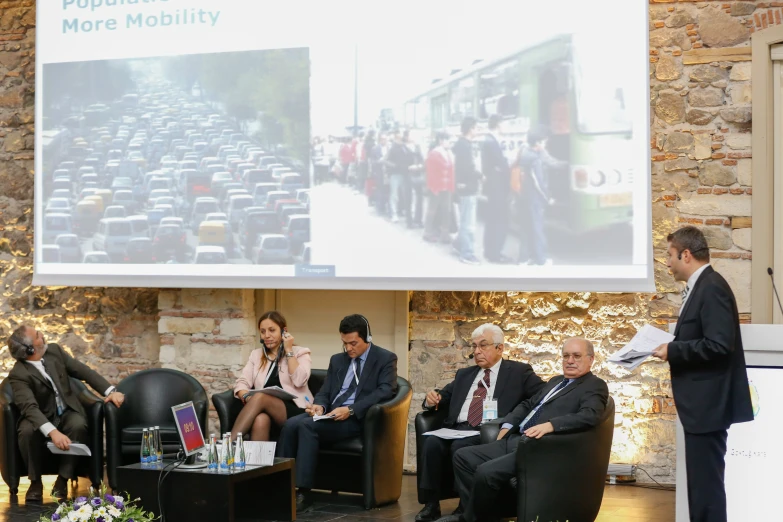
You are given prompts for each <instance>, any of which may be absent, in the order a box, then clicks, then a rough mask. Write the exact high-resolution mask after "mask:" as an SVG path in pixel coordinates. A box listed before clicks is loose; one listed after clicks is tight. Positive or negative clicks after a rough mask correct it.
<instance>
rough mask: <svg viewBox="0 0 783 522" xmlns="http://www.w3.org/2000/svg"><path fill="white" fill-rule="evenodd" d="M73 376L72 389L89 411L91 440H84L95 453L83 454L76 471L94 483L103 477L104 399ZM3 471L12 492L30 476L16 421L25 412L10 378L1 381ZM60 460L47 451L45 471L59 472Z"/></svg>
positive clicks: (0, 460)
mask: <svg viewBox="0 0 783 522" xmlns="http://www.w3.org/2000/svg"><path fill="white" fill-rule="evenodd" d="M70 379H71V389H72V390H74V393H76V394H77V396H78V397H79V400H80V401H81V403H82V404H83V405H84V410H85V412H86V413H87V440H86V441H75V442H84V443H85V444H87V446H88V447H89V448H90V452H91V453H92V456H91V457H89V458H80V459H79V460H78V464H77V466H76V473H77V474H78V476H80V477H87V478H89V479H90V481H92V484H93V485H94V486H96V487H97V486H98V485H100V483H101V481H102V480H103V399H101V398H100V397H98V396H97V395H95V394H94V393H92V392H91V391H90V390H88V389H87V387H86V386H85V385H84V383H83V382H82V381H80V380H78V379H74V378H73V377H71V378H70ZM0 407H2V410H3V411H2V414H1V415H0V474H2V476H3V481H4V482H5V483H6V484H7V485H8V489H9V490H10V492H11V494H12V495H16V493H17V492H18V491H19V478H20V477H23V476H27V466H25V464H24V460H22V454H21V453H20V452H19V442H18V437H17V432H16V425H17V423H18V422H19V418H20V416H21V414H20V412H19V408H17V407H16V405H15V404H14V393H13V391H12V390H11V383H10V382H8V379H5V380H3V382H2V383H0ZM57 465H58V460H57V457H56V456H54V455H46V456H45V457H44V459H43V462H42V466H43V472H42V474H43V475H56V474H57Z"/></svg>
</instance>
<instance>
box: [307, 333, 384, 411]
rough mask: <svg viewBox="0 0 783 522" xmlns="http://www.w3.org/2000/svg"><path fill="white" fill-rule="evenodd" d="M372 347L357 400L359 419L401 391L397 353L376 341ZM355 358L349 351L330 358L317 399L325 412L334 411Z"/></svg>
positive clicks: (360, 380) (357, 387)
mask: <svg viewBox="0 0 783 522" xmlns="http://www.w3.org/2000/svg"><path fill="white" fill-rule="evenodd" d="M369 350H370V353H368V354H367V360H366V361H365V363H364V365H363V366H362V373H361V375H360V376H359V384H358V385H357V386H356V400H355V401H354V403H353V411H354V415H355V416H356V418H357V419H362V418H364V415H365V413H367V410H368V409H370V406H373V405H375V404H378V403H380V402H382V401H386V400H389V399H391V398H392V397H394V394H395V393H396V391H397V356H396V355H395V354H393V353H392V352H390V351H389V350H385V349H383V348H381V347H380V346H378V345H377V344H373V345H372V346H371V347H370V348H369ZM351 360H352V359H351V358H350V357H349V356H348V354H347V353H345V352H343V353H337V354H334V355H332V358H331V359H330V360H329V369H328V370H326V380H325V381H324V384H323V386H322V387H321V389H320V390H319V391H318V393H317V394H316V395H315V398H314V399H313V403H314V404H318V405H319V406H323V407H324V411H325V412H329V411H331V410H332V402H334V400H335V399H336V398H337V395H338V394H339V393H340V388H342V385H343V381H344V380H345V374H346V372H348V371H349V368H350V365H351Z"/></svg>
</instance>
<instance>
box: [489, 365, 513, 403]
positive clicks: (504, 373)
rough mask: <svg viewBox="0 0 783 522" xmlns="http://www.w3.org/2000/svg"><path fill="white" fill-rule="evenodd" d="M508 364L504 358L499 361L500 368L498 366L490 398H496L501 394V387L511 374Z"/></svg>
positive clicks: (503, 386)
mask: <svg viewBox="0 0 783 522" xmlns="http://www.w3.org/2000/svg"><path fill="white" fill-rule="evenodd" d="M508 366H509V364H508V362H506V360H505V359H503V360H502V361H500V368H498V380H497V382H495V393H493V394H492V398H493V399H495V400H498V397H500V396H502V395H503V389H504V388H505V386H506V381H508V378H509V377H510V376H511V370H510V369H509V367H508Z"/></svg>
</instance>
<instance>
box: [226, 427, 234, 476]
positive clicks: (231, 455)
mask: <svg viewBox="0 0 783 522" xmlns="http://www.w3.org/2000/svg"><path fill="white" fill-rule="evenodd" d="M226 445H227V446H228V472H229V473H233V472H234V445H233V444H231V432H230V431H227V432H226Z"/></svg>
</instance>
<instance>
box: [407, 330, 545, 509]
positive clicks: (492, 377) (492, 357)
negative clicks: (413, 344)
mask: <svg viewBox="0 0 783 522" xmlns="http://www.w3.org/2000/svg"><path fill="white" fill-rule="evenodd" d="M471 337H472V340H471V348H472V349H473V359H474V360H475V361H476V366H471V367H469V368H462V369H461V370H459V371H457V375H456V376H455V377H454V380H453V381H452V382H450V383H448V384H447V385H446V386H445V387H444V388H443V389H442V390H432V391H430V392H429V393H427V398H426V399H425V400H424V404H423V407H424V409H425V410H433V409H435V408H448V412H449V413H448V416H447V417H446V419H445V421H444V422H443V427H444V428H450V429H453V430H464V431H477V430H478V429H479V427H480V425H481V424H482V422H483V420H484V419H483V418H482V412H483V405H484V401H485V400H487V399H489V400H494V401H496V402H497V404H496V406H497V412H496V413H497V416H498V417H505V416H506V415H507V414H508V413H509V412H510V411H511V410H512V409H513V408H514V407H515V406H517V405H518V404H519V403H520V402H522V401H523V400H525V399H529V398H530V397H532V396H533V395H535V394H536V392H538V390H540V389H541V387H543V386H544V381H542V380H541V378H540V377H539V376H538V375H536V374H535V372H533V368H531V367H530V365H529V364H525V363H521V362H517V361H509V360H506V359H503V348H504V346H505V344H504V338H503V337H504V336H503V330H501V329H500V327H499V326H497V325H494V324H491V323H486V324H482V325H481V326H479V327H478V328H476V329H475V330H474V331H473V335H472V336H471ZM486 420H492V419H486ZM480 442H481V441H480V437H479V436H478V435H475V436H473V437H466V438H464V439H457V440H446V439H441V438H439V437H437V436H435V435H429V436H427V437H425V442H424V446H423V448H422V450H421V452H422V455H421V469H419V470H418V479H419V498H420V499H426V500H425V505H424V508H423V509H422V510H421V511H419V514H418V515H416V522H429V521H431V520H436V519H438V518H440V492H441V490H442V489H443V486H444V484H447V485H448V484H451V482H452V477H453V476H454V475H453V469H452V466H451V461H452V459H453V458H454V454H455V453H456V452H457V450H459V449H461V448H466V447H468V446H475V445H477V444H479V443H480ZM463 511H464V510H463V509H462V504H460V506H459V507H457V510H456V511H455V512H454V513H456V514H459V513H462V512H463Z"/></svg>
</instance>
